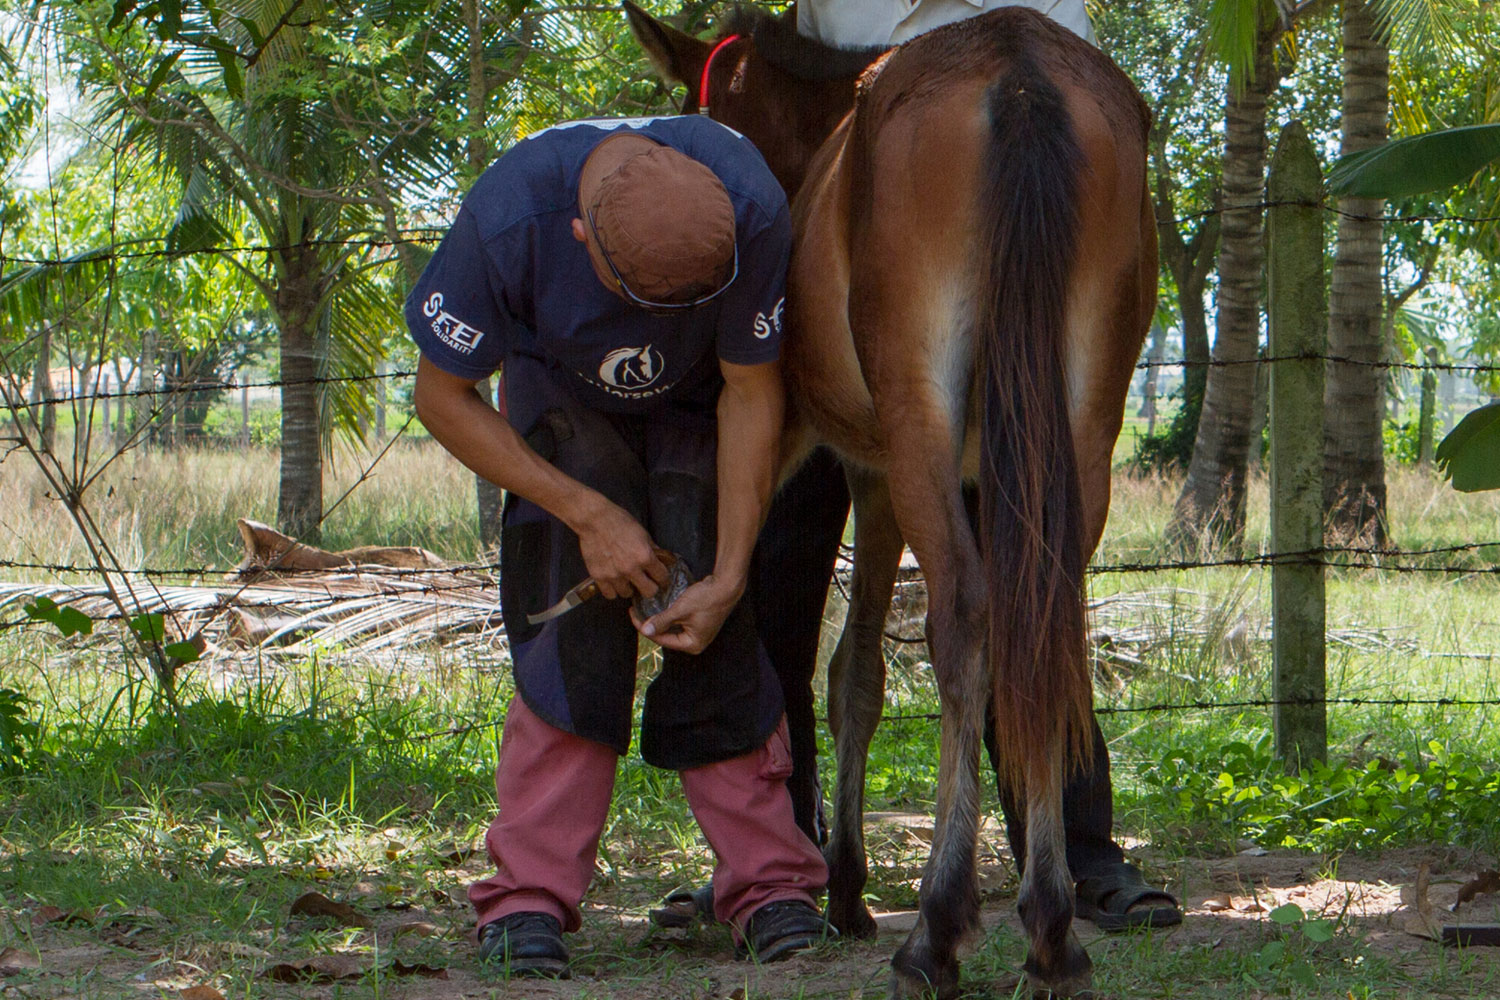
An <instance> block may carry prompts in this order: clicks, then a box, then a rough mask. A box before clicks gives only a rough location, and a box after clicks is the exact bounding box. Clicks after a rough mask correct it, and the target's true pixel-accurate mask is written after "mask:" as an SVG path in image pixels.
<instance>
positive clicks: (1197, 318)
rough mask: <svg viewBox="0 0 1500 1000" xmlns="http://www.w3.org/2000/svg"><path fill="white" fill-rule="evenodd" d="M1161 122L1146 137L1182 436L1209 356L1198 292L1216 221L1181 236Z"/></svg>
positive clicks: (1192, 419)
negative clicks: (1176, 349)
mask: <svg viewBox="0 0 1500 1000" xmlns="http://www.w3.org/2000/svg"><path fill="white" fill-rule="evenodd" d="M1164 125H1165V123H1160V124H1158V126H1157V127H1156V128H1155V129H1154V130H1153V131H1152V136H1151V139H1152V166H1153V168H1154V172H1155V174H1156V191H1155V197H1156V203H1155V210H1156V230H1157V235H1158V241H1157V242H1158V244H1159V245H1160V249H1161V259H1162V262H1163V263H1165V264H1166V266H1167V269H1168V270H1169V271H1170V272H1171V274H1172V281H1173V282H1174V283H1175V284H1176V286H1177V308H1178V311H1179V312H1180V314H1181V316H1182V355H1183V360H1184V361H1185V362H1186V364H1185V365H1184V366H1183V370H1182V407H1183V412H1184V413H1185V414H1186V420H1185V421H1174V432H1175V428H1177V427H1181V428H1182V433H1183V437H1184V438H1186V437H1187V436H1192V437H1194V438H1196V436H1197V433H1198V418H1199V416H1200V414H1201V412H1202V410H1203V390H1204V387H1205V385H1206V384H1207V380H1208V361H1209V357H1210V354H1209V346H1208V318H1207V316H1206V315H1205V312H1204V307H1203V291H1204V289H1205V288H1206V287H1207V284H1208V276H1209V274H1210V272H1212V271H1213V267H1214V261H1215V260H1216V259H1217V257H1218V253H1219V235H1220V232H1221V228H1222V221H1221V219H1220V217H1219V215H1218V214H1217V213H1215V214H1211V215H1209V216H1208V217H1207V218H1205V219H1204V220H1203V221H1202V222H1201V223H1200V224H1199V226H1198V230H1197V232H1195V233H1193V234H1192V236H1191V237H1184V236H1183V233H1182V225H1181V223H1180V222H1179V221H1178V219H1177V197H1176V185H1175V184H1174V183H1173V180H1172V170H1171V165H1170V164H1169V163H1168V162H1167V136H1166V132H1167V129H1166V128H1165V127H1164ZM1215 200H1216V201H1217V200H1218V199H1215ZM1153 416H1154V408H1153ZM1153 426H1154V422H1153ZM1147 436H1148V437H1149V436H1150V435H1149V433H1148V435H1147ZM1185 460H1186V456H1184V461H1185Z"/></svg>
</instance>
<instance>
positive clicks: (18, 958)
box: [0, 948, 42, 976]
mask: <svg viewBox="0 0 1500 1000" xmlns="http://www.w3.org/2000/svg"><path fill="white" fill-rule="evenodd" d="M41 967H42V963H41V960H40V959H38V958H37V957H36V956H35V955H33V954H32V953H31V952H29V951H22V950H21V949H19V948H6V949H5V950H3V951H0V976H14V975H15V974H16V973H18V972H25V971H27V970H29V969H40V968H41Z"/></svg>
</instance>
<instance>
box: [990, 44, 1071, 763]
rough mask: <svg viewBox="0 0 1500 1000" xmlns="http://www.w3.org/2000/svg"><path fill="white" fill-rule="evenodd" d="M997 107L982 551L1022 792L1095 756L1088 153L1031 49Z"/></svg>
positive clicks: (1002, 698)
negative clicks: (1081, 243) (1080, 279)
mask: <svg viewBox="0 0 1500 1000" xmlns="http://www.w3.org/2000/svg"><path fill="white" fill-rule="evenodd" d="M988 100H989V115H990V125H991V131H990V140H989V148H988V150H987V151H986V164H985V167H984V170H985V171H986V176H985V188H984V191H983V194H982V198H983V199H984V204H983V206H982V209H983V212H984V214H983V215H982V216H981V218H983V219H985V220H986V222H985V225H986V226H987V227H988V229H987V232H986V233H985V234H984V239H985V241H986V244H985V246H984V247H983V249H982V251H981V256H980V260H981V267H982V268H983V269H984V270H985V272H987V273H985V274H984V275H983V277H982V280H981V283H980V285H979V287H980V289H981V290H982V291H981V295H982V297H983V304H982V316H981V324H982V325H981V326H980V332H981V337H982V343H981V346H980V348H979V350H980V357H981V362H982V363H981V368H980V378H981V380H982V386H981V387H982V391H983V431H982V437H981V441H982V458H981V466H982V467H981V469H980V479H979V491H980V504H981V507H980V518H979V530H980V539H979V542H980V548H981V550H982V551H983V553H984V566H985V574H986V578H987V579H986V582H987V583H988V593H989V600H990V607H989V623H990V624H989V636H988V639H989V643H988V655H989V656H990V657H991V665H992V670H991V671H990V675H991V677H992V678H993V681H992V683H993V704H994V709H995V730H996V731H995V739H996V746H997V748H998V750H999V756H998V761H999V766H1000V768H1001V773H1002V776H1004V777H1007V778H1008V779H1009V780H1010V781H1011V782H1012V784H1011V787H1013V788H1016V789H1017V790H1018V791H1019V790H1020V789H1022V788H1024V787H1025V786H1024V785H1023V784H1021V783H1020V782H1021V781H1023V780H1024V778H1025V774H1026V773H1027V772H1029V773H1030V774H1031V775H1032V776H1034V777H1035V776H1037V775H1038V773H1039V772H1037V771H1036V770H1035V768H1036V766H1037V765H1038V764H1039V763H1041V761H1039V760H1038V758H1039V757H1040V756H1042V755H1044V754H1045V755H1047V759H1049V760H1050V759H1054V758H1052V757H1051V755H1050V754H1048V753H1047V751H1048V750H1049V748H1053V747H1057V746H1059V745H1061V746H1063V747H1065V748H1066V752H1065V754H1064V757H1065V758H1066V759H1068V760H1071V761H1074V762H1076V761H1079V760H1082V759H1084V757H1083V755H1084V754H1086V753H1088V752H1090V751H1091V749H1092V747H1091V746H1090V744H1091V742H1092V733H1093V729H1092V726H1091V721H1092V720H1091V717H1090V716H1091V713H1092V711H1093V691H1092V681H1091V677H1090V674H1089V670H1088V666H1087V656H1086V655H1085V654H1086V647H1085V603H1084V601H1085V598H1084V589H1083V572H1084V560H1085V557H1084V551H1083V527H1082V524H1083V510H1082V503H1081V498H1080V496H1079V493H1080V487H1079V479H1078V470H1077V467H1076V461H1075V457H1074V451H1073V434H1072V430H1071V428H1070V426H1069V422H1068V382H1067V373H1066V365H1065V356H1066V350H1065V348H1066V344H1065V339H1066V335H1067V328H1066V324H1065V315H1066V309H1067V299H1068V278H1069V274H1070V271H1071V269H1072V266H1073V260H1074V250H1075V246H1076V243H1077V229H1078V209H1077V191H1078V178H1077V171H1078V165H1079V164H1080V163H1082V162H1083V154H1082V152H1081V150H1080V147H1079V144H1078V141H1077V139H1076V137H1075V134H1074V130H1073V127H1072V124H1071V122H1070V119H1069V114H1068V108H1067V105H1066V103H1065V102H1064V99H1063V95H1062V93H1061V92H1060V91H1059V90H1058V88H1057V87H1056V86H1055V85H1054V84H1053V83H1052V82H1051V81H1050V80H1049V79H1048V78H1047V77H1046V75H1045V74H1044V73H1043V72H1042V70H1041V68H1040V67H1039V66H1037V64H1036V63H1035V62H1034V61H1033V59H1032V58H1031V57H1030V56H1028V55H1027V54H1025V53H1024V52H1021V53H1018V54H1017V55H1016V57H1015V58H1014V60H1013V61H1012V62H1011V64H1010V66H1009V68H1008V69H1007V70H1006V71H1005V73H1004V74H1003V75H1002V76H1001V78H1000V79H999V80H998V81H997V82H996V83H995V84H994V86H993V87H992V88H991V89H990V91H989V95H988ZM1043 766H1044V767H1045V766H1046V765H1045V764H1044V765H1043ZM1040 773H1042V774H1045V773H1046V772H1045V771H1043V772H1040Z"/></svg>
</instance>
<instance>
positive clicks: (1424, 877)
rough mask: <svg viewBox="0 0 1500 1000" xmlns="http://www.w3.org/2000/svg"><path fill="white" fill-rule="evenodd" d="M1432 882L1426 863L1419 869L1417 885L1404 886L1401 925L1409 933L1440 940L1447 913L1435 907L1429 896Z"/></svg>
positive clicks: (1402, 889) (1402, 890)
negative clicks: (1428, 892)
mask: <svg viewBox="0 0 1500 1000" xmlns="http://www.w3.org/2000/svg"><path fill="white" fill-rule="evenodd" d="M1431 882H1432V873H1431V871H1430V870H1429V868H1428V866H1427V865H1425V864H1424V865H1422V866H1421V867H1420V868H1418V869H1417V883H1416V885H1411V886H1402V888H1401V902H1402V904H1403V906H1402V909H1401V917H1402V920H1401V926H1402V929H1403V930H1405V931H1406V933H1408V934H1412V935H1415V936H1416V937H1423V938H1430V939H1432V940H1433V941H1440V940H1442V937H1443V922H1442V921H1443V917H1446V916H1447V914H1446V913H1445V912H1444V911H1441V910H1434V909H1433V907H1432V900H1431V899H1429V898H1428V896H1427V891H1428V887H1429V886H1430V885H1431Z"/></svg>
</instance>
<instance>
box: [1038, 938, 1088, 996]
mask: <svg viewBox="0 0 1500 1000" xmlns="http://www.w3.org/2000/svg"><path fill="white" fill-rule="evenodd" d="M1093 968H1094V965H1093V963H1092V962H1091V961H1089V953H1088V952H1086V951H1084V950H1083V946H1082V945H1080V944H1079V943H1078V940H1077V939H1076V938H1074V937H1073V935H1072V934H1071V933H1070V934H1069V935H1068V942H1067V948H1066V954H1065V958H1064V959H1063V961H1062V962H1061V963H1060V964H1059V967H1057V968H1054V969H1049V970H1045V971H1044V970H1043V969H1042V968H1041V966H1040V964H1039V963H1038V962H1037V961H1036V958H1035V956H1034V955H1027V956H1026V962H1025V964H1024V965H1023V966H1022V969H1023V970H1024V971H1025V973H1026V985H1027V986H1028V987H1029V988H1030V989H1031V995H1032V997H1034V998H1036V1000H1046V998H1056V1000H1063V998H1069V1000H1090V998H1092V997H1093V996H1094V991H1093V985H1094V976H1093Z"/></svg>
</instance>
